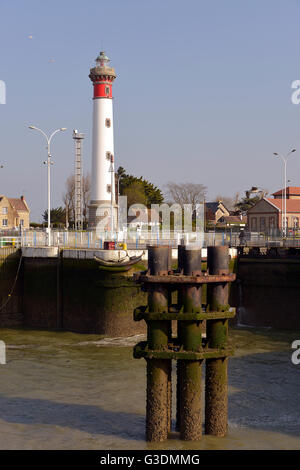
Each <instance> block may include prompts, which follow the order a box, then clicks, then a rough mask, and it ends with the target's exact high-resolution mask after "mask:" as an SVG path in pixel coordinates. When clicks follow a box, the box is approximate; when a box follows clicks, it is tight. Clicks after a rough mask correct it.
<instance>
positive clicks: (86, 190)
mask: <svg viewBox="0 0 300 470" xmlns="http://www.w3.org/2000/svg"><path fill="white" fill-rule="evenodd" d="M65 188H66V189H65V192H64V193H63V196H62V199H63V203H64V205H65V208H66V219H67V222H68V223H69V222H73V223H74V221H75V176H74V174H73V173H72V174H71V175H69V176H68V178H67V179H66V184H65ZM90 190H91V178H90V175H89V174H87V175H83V176H82V205H83V210H82V214H83V223H84V224H86V223H87V213H88V211H87V207H88V203H89V200H90Z"/></svg>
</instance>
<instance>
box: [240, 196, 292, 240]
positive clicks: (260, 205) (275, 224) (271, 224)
mask: <svg viewBox="0 0 300 470" xmlns="http://www.w3.org/2000/svg"><path fill="white" fill-rule="evenodd" d="M297 189H299V196H300V188H297ZM279 193H280V191H277V193H274V195H276V196H278V197H274V199H272V198H262V199H261V200H260V201H258V202H257V203H256V204H255V206H253V207H251V209H249V210H248V212H247V215H248V227H249V230H251V231H254V232H269V231H271V230H272V229H282V228H283V225H284V224H283V214H284V212H285V202H286V226H287V228H289V229H297V228H299V221H300V197H299V198H297V197H293V196H297V194H295V191H294V190H292V192H289V196H290V195H291V196H292V197H289V198H287V199H286V200H284V199H282V190H281V193H280V194H279ZM287 195H288V192H287ZM279 196H280V197H279Z"/></svg>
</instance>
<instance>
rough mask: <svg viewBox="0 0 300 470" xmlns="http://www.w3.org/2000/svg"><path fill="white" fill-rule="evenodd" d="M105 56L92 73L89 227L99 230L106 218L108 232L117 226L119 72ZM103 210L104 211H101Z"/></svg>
mask: <svg viewBox="0 0 300 470" xmlns="http://www.w3.org/2000/svg"><path fill="white" fill-rule="evenodd" d="M109 62H110V60H109V58H108V57H107V56H106V54H105V52H103V51H102V52H100V54H99V56H98V57H97V59H96V65H95V67H93V68H91V69H90V74H89V78H90V79H91V81H92V83H93V89H94V91H93V143H92V184H91V200H90V204H89V226H90V227H91V228H95V227H96V226H97V224H98V222H99V221H101V220H102V219H103V217H104V216H105V215H107V216H108V217H106V220H108V223H107V226H105V227H104V228H105V230H109V231H114V230H115V229H116V226H117V206H116V201H115V171H114V126H113V97H112V84H113V81H114V79H115V78H116V74H115V69H114V68H112V67H110V65H109ZM100 206H101V210H99V208H100Z"/></svg>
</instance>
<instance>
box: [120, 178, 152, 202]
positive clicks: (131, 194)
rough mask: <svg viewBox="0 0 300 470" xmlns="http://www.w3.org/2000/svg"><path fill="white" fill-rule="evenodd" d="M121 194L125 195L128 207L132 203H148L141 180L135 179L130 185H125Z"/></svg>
mask: <svg viewBox="0 0 300 470" xmlns="http://www.w3.org/2000/svg"><path fill="white" fill-rule="evenodd" d="M123 195H124V196H127V205H128V207H130V206H132V205H133V204H144V205H145V206H147V204H148V198H147V196H146V193H145V189H144V186H143V184H142V182H141V181H136V182H134V183H132V184H131V185H130V186H127V187H126V188H125V189H124V191H123Z"/></svg>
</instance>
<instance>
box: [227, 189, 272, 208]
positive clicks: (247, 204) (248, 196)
mask: <svg viewBox="0 0 300 470" xmlns="http://www.w3.org/2000/svg"><path fill="white" fill-rule="evenodd" d="M252 194H256V196H252ZM267 194H268V190H267V189H261V190H259V189H258V188H257V187H256V186H252V188H251V189H250V190H247V191H245V197H243V198H242V199H241V200H240V201H238V202H237V203H236V205H235V207H236V209H237V211H238V212H239V213H241V212H247V211H248V210H249V209H251V207H253V206H255V204H257V203H258V201H260V200H261V199H262V198H263V197H265V196H266V195H267Z"/></svg>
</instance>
